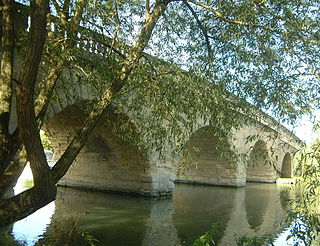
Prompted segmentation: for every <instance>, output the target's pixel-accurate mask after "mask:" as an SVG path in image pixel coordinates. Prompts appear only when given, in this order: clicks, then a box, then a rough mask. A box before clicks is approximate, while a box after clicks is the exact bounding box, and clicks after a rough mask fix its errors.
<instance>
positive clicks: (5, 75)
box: [0, 0, 13, 176]
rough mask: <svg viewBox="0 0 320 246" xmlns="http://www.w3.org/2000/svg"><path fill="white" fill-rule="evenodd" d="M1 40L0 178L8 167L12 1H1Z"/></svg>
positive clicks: (11, 67) (11, 68) (11, 66)
mask: <svg viewBox="0 0 320 246" xmlns="http://www.w3.org/2000/svg"><path fill="white" fill-rule="evenodd" d="M0 3H1V7H2V21H1V23H2V28H1V29H2V30H1V31H2V38H1V52H2V54H1V65H0V81H1V83H0V176H1V174H2V173H3V172H4V171H5V169H6V168H7V166H8V164H9V163H8V162H7V161H6V159H7V156H8V154H9V152H10V148H11V146H10V145H11V136H10V134H9V119H10V109H11V96H12V70H13V65H12V64H13V1H12V0H2V1H1V2H0Z"/></svg>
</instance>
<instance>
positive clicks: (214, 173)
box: [175, 126, 243, 186]
mask: <svg viewBox="0 0 320 246" xmlns="http://www.w3.org/2000/svg"><path fill="white" fill-rule="evenodd" d="M218 141H219V139H218V137H217V136H215V134H214V132H213V131H212V129H211V126H204V127H202V128H199V129H198V130H197V131H195V132H194V133H193V134H192V135H191V137H190V138H189V140H188V141H187V142H186V144H185V150H186V154H185V155H184V156H183V157H182V158H181V159H180V160H179V162H178V165H177V178H176V180H175V182H182V183H198V184H209V185H227V186H242V185H243V184H240V183H239V182H238V169H237V168H236V167H233V166H232V165H231V164H230V163H231V162H230V158H228V157H227V156H223V155H221V154H222V152H221V151H219V150H218V149H217V146H218Z"/></svg>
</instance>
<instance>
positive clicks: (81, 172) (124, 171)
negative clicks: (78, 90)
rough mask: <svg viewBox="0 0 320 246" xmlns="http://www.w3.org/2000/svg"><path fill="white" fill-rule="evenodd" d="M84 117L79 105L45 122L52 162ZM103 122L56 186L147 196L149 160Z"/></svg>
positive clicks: (149, 186)
mask: <svg viewBox="0 0 320 246" xmlns="http://www.w3.org/2000/svg"><path fill="white" fill-rule="evenodd" d="M85 116H86V114H85V112H84V111H83V110H82V109H81V105H73V106H69V107H68V108H66V109H64V110H62V111H61V112H59V113H58V114H56V115H55V116H54V117H53V118H50V119H48V120H47V122H46V124H45V130H46V133H47V135H48V136H49V138H50V140H51V141H52V144H53V147H54V149H55V156H54V158H55V159H58V158H59V156H60V155H61V154H62V153H63V151H64V150H65V148H66V147H67V144H68V143H69V142H70V141H71V140H72V138H73V136H74V135H75V132H76V130H77V129H78V128H79V127H80V126H81V123H82V122H83V120H84V117H85ZM105 122H106V121H104V118H102V119H101V120H100V122H99V124H98V126H97V127H96V129H95V130H94V132H93V133H92V135H91V136H90V137H89V139H88V141H87V143H86V144H85V147H84V148H83V150H82V151H81V152H80V154H79V155H78V157H77V158H76V160H75V162H74V164H73V165H72V166H71V168H70V170H69V171H68V173H67V174H66V175H65V176H64V177H63V178H62V180H61V181H60V182H59V184H62V185H68V186H74V187H78V188H85V189H94V190H111V191H121V192H129V193H139V194H140V195H148V194H149V193H150V192H152V189H151V183H152V182H151V177H150V171H149V161H148V160H147V159H146V157H144V156H143V155H142V154H140V153H138V152H137V151H135V149H134V147H132V146H131V145H130V144H128V143H125V142H123V141H122V140H120V139H119V138H118V137H117V136H116V135H115V134H114V133H113V132H112V126H110V125H107V124H106V123H105ZM149 195H150V194H149Z"/></svg>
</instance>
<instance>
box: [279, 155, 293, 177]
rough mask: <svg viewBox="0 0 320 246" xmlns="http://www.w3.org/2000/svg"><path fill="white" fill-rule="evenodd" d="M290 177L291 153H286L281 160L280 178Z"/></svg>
mask: <svg viewBox="0 0 320 246" xmlns="http://www.w3.org/2000/svg"><path fill="white" fill-rule="evenodd" d="M291 177H292V161H291V155H290V154H289V153H286V154H285V155H284V157H283V161H282V168H281V178H291Z"/></svg>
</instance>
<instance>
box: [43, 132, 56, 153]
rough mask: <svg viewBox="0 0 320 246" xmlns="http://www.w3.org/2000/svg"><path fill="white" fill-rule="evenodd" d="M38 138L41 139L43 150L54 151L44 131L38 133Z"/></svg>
mask: <svg viewBox="0 0 320 246" xmlns="http://www.w3.org/2000/svg"><path fill="white" fill-rule="evenodd" d="M40 137H41V142H42V145H43V148H44V149H45V150H51V151H54V149H53V147H52V145H51V141H50V140H49V138H48V137H47V136H46V135H45V133H44V131H41V132H40Z"/></svg>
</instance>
